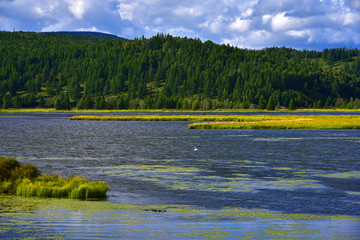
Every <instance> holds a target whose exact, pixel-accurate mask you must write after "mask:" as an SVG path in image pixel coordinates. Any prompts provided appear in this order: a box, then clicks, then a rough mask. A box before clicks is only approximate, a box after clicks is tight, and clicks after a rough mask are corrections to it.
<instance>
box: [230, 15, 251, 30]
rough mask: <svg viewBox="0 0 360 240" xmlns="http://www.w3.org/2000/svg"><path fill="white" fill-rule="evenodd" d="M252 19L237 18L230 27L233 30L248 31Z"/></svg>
mask: <svg viewBox="0 0 360 240" xmlns="http://www.w3.org/2000/svg"><path fill="white" fill-rule="evenodd" d="M250 23H251V22H250V21H249V20H243V19H240V18H236V20H235V22H233V23H231V24H230V26H229V29H230V30H231V31H238V32H246V31H248V30H249V28H250Z"/></svg>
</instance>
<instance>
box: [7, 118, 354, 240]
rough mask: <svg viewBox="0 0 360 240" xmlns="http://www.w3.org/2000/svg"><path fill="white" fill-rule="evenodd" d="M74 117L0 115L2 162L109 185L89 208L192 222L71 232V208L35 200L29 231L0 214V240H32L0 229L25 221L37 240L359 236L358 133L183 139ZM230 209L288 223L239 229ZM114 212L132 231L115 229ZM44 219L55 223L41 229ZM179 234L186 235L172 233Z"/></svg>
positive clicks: (158, 128)
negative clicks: (48, 239)
mask: <svg viewBox="0 0 360 240" xmlns="http://www.w3.org/2000/svg"><path fill="white" fill-rule="evenodd" d="M73 115H75V114H0V155H2V156H6V157H17V158H19V160H20V161H21V162H23V163H32V164H34V165H36V166H38V167H39V168H40V170H41V171H42V172H43V173H54V172H56V173H60V174H61V175H65V176H70V175H73V174H82V175H84V176H86V177H87V178H88V179H91V180H103V181H107V182H108V183H109V184H110V186H111V191H109V192H108V198H107V200H106V201H105V202H99V203H97V204H99V205H97V206H101V204H103V206H107V205H109V204H113V205H114V206H117V207H116V208H119V209H121V207H120V206H122V205H123V204H133V205H135V206H144V205H145V206H146V205H160V206H159V207H160V208H161V207H164V206H169V205H171V206H174V205H179V204H180V205H187V206H191V208H192V209H196V211H195V212H191V213H186V214H185V215H184V213H181V214H180V213H176V214H175V213H174V212H171V211H167V212H161V213H155V212H151V211H144V209H141V210H138V209H136V210H134V209H131V210H126V211H125V213H124V212H123V211H122V210H118V209H116V210H109V209H105V210H104V212H103V213H102V214H100V215H99V214H96V213H94V214H93V215H91V214H90V215H89V214H86V218H84V217H80V219H81V221H78V220H76V219H77V218H78V217H79V216H78V215H79V214H80V216H83V215H84V214H83V212H84V211H87V210H86V208H85V207H84V206H83V207H84V209H83V208H82V207H81V206H82V204H79V209H77V210H76V211H75V210H73V209H70V210H69V209H68V206H67V205H66V206H65V205H64V206H60V207H54V206H57V205H56V204H55V205H54V204H53V202H54V200H41V201H42V203H41V204H38V203H36V204H35V205H36V206H37V207H36V208H34V209H32V210H31V214H30V215H31V216H32V217H33V218H34V219H32V218H30V217H29V216H30V215H29V216H28V215H24V216H21V214H22V210H16V209H15V208H11V207H10V208H9V209H10V210H9V212H11V214H8V215H7V216H5V215H4V213H0V227H1V231H0V238H2V234H3V236H13V237H15V238H16V237H19V238H23V237H24V236H25V237H26V236H31V234H30V233H28V232H24V233H23V235H22V233H21V231H20V233H19V231H17V230H18V229H17V228H15V227H14V225H11V224H10V225H9V226H10V227H6V226H7V223H8V222H17V221H19V219H22V218H24V219H25V220H24V221H25V222H26V223H24V224H25V225H26V224H27V225H26V226H27V228H29V229H31V227H34V228H37V229H42V228H40V227H39V226H35V225H36V223H41V224H40V225H41V226H42V227H43V228H46V229H51V231H54V232H56V233H57V234H50V233H49V232H47V233H46V234H45V235H46V236H63V237H64V238H66V239H68V238H81V232H80V233H79V234H80V235H77V234H75V232H74V234H73V235H71V234H70V233H71V232H72V231H75V227H74V226H80V227H85V229H89V228H90V229H91V228H92V227H94V226H96V225H95V224H99V226H100V228H101V229H102V230H99V229H98V230H97V231H95V230H94V231H88V232H86V234H88V235H86V236H87V237H90V236H92V237H95V238H97V236H98V235H97V234H102V235H105V236H103V237H104V238H108V237H110V238H117V237H124V238H144V236H148V237H150V238H152V237H154V238H155V237H160V238H164V239H166V238H169V237H171V238H175V237H176V238H184V239H187V238H195V237H200V238H210V239H224V238H233V237H234V236H237V237H246V236H253V237H254V236H256V234H258V237H259V238H271V237H269V235H268V234H270V233H272V234H274V232H276V231H277V232H276V233H277V234H279V235H277V236H279V237H284V236H288V237H291V236H304V237H309V236H313V237H314V238H318V239H324V238H330V239H334V238H335V239H336V238H338V237H339V238H340V237H350V238H355V239H356V238H357V236H359V235H360V230H359V229H360V222H359V221H358V220H355V219H354V218H351V217H360V150H359V149H360V132H359V131H349V130H346V131H339V130H336V131H335V130H331V131H313V130H311V131H310V130H304V131H303V130H188V129H187V125H188V122H91V121H70V120H69V118H70V117H71V116H73ZM194 147H197V148H198V151H194V150H193V149H194ZM1 199H4V198H1ZM16 199H18V198H16ZM0 201H2V200H0ZM3 201H5V200H3ZM17 201H18V200H17ZM34 201H35V200H34ZM36 201H40V200H36ZM59 201H60V200H59ZM59 201H57V203H59ZM61 201H64V200H61ZM68 201H69V200H67V201H66V202H68ZM44 202H45V203H44ZM70 202H71V201H70ZM75 202H76V201H75ZM87 204H88V203H87ZM2 205H3V206H4V204H2ZM5 205H6V204H5ZM20 205H22V204H20ZM48 205H50V206H51V207H50V208H46V207H44V206H48ZM69 205H71V204H69ZM85 205H86V204H85ZM100 208H101V207H100ZM168 208H169V207H168ZM227 208H231V209H247V210H244V211H245V212H246V211H253V212H254V210H253V209H262V211H275V212H277V213H281V214H285V215H286V217H285V219H284V218H279V219H275V220H274V219H268V218H263V217H259V216H260V215H262V214H260V215H259V212H257V211H255V213H254V215H251V216H247V218H244V217H241V219H240V220H239V216H238V215H239V214H237V216H236V217H234V216H231V217H229V216H226V214H225V215H224V209H227ZM200 210H202V211H205V214H204V213H202V212H201V211H200ZM52 211H55V213H56V214H53V213H52ZM114 211H115V212H114ZM117 211H120V212H122V214H125V215H126V216H128V218H127V219H129V220H131V221H132V224H129V223H126V222H125V223H124V224H123V223H121V224H120V223H118V222H116V221H115V220H116V219H117V218H116V217H114V215H115V216H118V214H119V213H118V212H117ZM60 213H61V214H60ZM78 213H79V214H78ZM261 213H262V212H261ZM62 214H64V216H66V217H64V216H63V215H62ZM177 214H180V215H181V216H178V215H177ZM211 214H213V216H214V214H215V215H216V217H211ZM294 214H309V215H311V216H335V215H341V216H349V217H350V218H349V219H342V220H338V219H336V220H335V219H334V218H331V217H330V219H327V220H324V219H315V220H314V218H312V219H307V220H306V219H305V220H303V221H301V220H299V219H293V218H292V217H289V216H293V215H294ZM60 215H61V216H60ZM240 215H241V214H240ZM275 215H276V214H275ZM50 216H53V217H54V218H55V220H54V222H55V223H54V222H48V221H47V219H48V218H49V217H50ZM129 216H131V217H129ZM301 216H303V215H301ZM153 218H156V221H157V222H156V223H153V221H154V219H153ZM179 219H180V220H179ZM147 220H149V221H147ZM103 221H104V222H106V224H105V225H102V222H103ZM119 221H120V220H119ZM122 222H124V221H122ZM61 224H63V225H64V226H66V227H61ZM304 224H305V225H306V226H307V227H304V226H303V225H304ZM17 225H18V224H17ZM177 225H181V226H183V228H182V230H181V229H180V230H176V229H177V228H175V227H173V228H172V227H170V226H177ZM20 226H21V224H20ZM48 226H51V228H48ZM308 226H311V227H308ZM118 228H120V229H118ZM244 228H246V229H247V230H246V231H245V230H244ZM6 229H10V230H6ZM104 229H108V230H104ZM115 229H118V230H119V231H120V230H121V231H122V232H118V230H116V231H115ZM149 232H153V233H154V234H153V235H148V234H149ZM247 232H248V233H247ZM294 232H295V233H294ZM43 233H44V232H43ZM65 233H69V234H65ZM82 234H85V232H82ZM246 234H247V235H246ZM284 234H285V235H284ZM270 236H271V235H270ZM98 237H99V236H98Z"/></svg>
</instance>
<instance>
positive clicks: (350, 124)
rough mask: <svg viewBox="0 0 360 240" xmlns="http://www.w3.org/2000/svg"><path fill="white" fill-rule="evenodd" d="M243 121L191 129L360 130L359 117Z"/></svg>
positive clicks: (334, 116) (282, 118)
mask: <svg viewBox="0 0 360 240" xmlns="http://www.w3.org/2000/svg"><path fill="white" fill-rule="evenodd" d="M243 117H244V118H243V119H242V121H231V122H225V121H222V122H220V121H217V122H205V123H193V124H190V125H189V126H188V128H189V129H312V130H333V129H349V130H359V129H360V116H357V115H306V116H304V115H280V116H263V115H259V116H256V119H254V117H253V116H249V117H247V116H243Z"/></svg>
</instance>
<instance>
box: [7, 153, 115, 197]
mask: <svg viewBox="0 0 360 240" xmlns="http://www.w3.org/2000/svg"><path fill="white" fill-rule="evenodd" d="M108 190H109V187H108V186H107V184H106V183H105V182H102V181H96V182H91V181H87V180H86V179H85V178H84V177H81V176H75V177H69V178H62V177H60V176H59V175H56V174H54V175H41V173H40V171H39V170H38V169H37V168H36V167H35V166H33V165H31V164H20V163H19V162H18V161H17V160H16V159H14V158H4V157H1V156H0V193H9V194H15V195H18V196H24V197H33V196H36V197H48V198H73V199H85V200H88V199H100V198H105V197H106V193H107V191H108Z"/></svg>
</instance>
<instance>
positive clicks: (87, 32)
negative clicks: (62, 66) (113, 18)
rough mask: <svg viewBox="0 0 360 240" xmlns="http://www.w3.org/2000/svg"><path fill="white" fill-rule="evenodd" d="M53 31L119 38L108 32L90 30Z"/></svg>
mask: <svg viewBox="0 0 360 240" xmlns="http://www.w3.org/2000/svg"><path fill="white" fill-rule="evenodd" d="M54 33H60V34H68V35H77V36H84V37H101V38H120V37H118V36H116V35H113V34H109V33H102V32H91V31H60V32H54Z"/></svg>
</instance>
